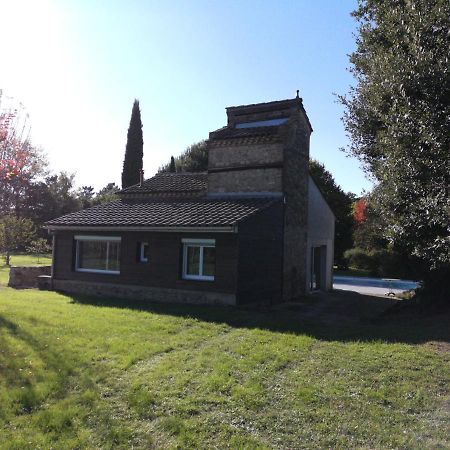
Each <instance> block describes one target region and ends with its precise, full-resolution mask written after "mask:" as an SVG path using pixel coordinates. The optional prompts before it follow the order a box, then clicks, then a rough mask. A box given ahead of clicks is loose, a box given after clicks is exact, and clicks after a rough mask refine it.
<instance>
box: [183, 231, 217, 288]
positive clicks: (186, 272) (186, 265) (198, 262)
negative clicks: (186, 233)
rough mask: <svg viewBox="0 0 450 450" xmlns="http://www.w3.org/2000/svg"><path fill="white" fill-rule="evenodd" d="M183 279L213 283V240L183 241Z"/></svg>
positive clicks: (214, 268) (214, 256)
mask: <svg viewBox="0 0 450 450" xmlns="http://www.w3.org/2000/svg"><path fill="white" fill-rule="evenodd" d="M182 242H183V278H184V279H186V280H207V281H213V280H214V275H215V272H216V241H215V239H183V240H182Z"/></svg>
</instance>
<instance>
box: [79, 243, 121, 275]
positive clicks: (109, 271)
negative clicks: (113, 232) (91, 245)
mask: <svg viewBox="0 0 450 450" xmlns="http://www.w3.org/2000/svg"><path fill="white" fill-rule="evenodd" d="M74 240H75V271H76V272H87V273H99V274H106V275H120V268H119V270H108V269H86V268H83V267H80V242H89V241H90V242H92V241H96V242H106V266H108V259H109V243H110V242H114V243H117V242H118V243H119V244H122V238H121V237H120V236H93V235H75V236H74ZM119 267H120V247H119Z"/></svg>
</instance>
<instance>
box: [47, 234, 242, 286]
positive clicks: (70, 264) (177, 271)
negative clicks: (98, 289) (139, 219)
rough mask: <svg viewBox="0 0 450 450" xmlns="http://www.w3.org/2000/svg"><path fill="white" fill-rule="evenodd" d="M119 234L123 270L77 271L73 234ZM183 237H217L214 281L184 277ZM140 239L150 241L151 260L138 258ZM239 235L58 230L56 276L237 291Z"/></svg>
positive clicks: (83, 279) (121, 267)
mask: <svg viewBox="0 0 450 450" xmlns="http://www.w3.org/2000/svg"><path fill="white" fill-rule="evenodd" d="M75 234H77V235H94V236H95V235H101V236H120V237H121V238H122V242H121V255H120V274H119V275H109V274H98V273H87V272H77V271H75V255H74V253H75V250H74V249H75V246H74V235H75ZM182 238H195V239H215V240H216V274H215V280H214V281H200V280H183V279H182V277H181V270H182V242H181V239H182ZM138 242H148V243H149V260H148V262H147V263H141V262H139V261H138V258H137V246H138ZM237 258H238V239H237V235H236V234H232V233H230V234H227V233H172V232H168V233H152V232H119V233H111V232H108V233H107V232H100V231H99V232H97V233H95V232H81V231H77V232H69V231H58V232H57V234H56V248H55V255H54V259H55V273H54V277H55V279H59V280H79V281H93V282H102V283H118V284H131V285H142V286H151V287H163V288H175V289H177V288H178V289H188V290H189V289H190V290H197V291H199V290H202V291H210V292H223V293H233V294H234V293H235V292H236V286H237V280H236V278H237Z"/></svg>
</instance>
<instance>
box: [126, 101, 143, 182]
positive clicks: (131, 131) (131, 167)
mask: <svg viewBox="0 0 450 450" xmlns="http://www.w3.org/2000/svg"><path fill="white" fill-rule="evenodd" d="M143 157H144V140H143V138H142V121H141V111H140V109H139V101H138V100H137V99H135V100H134V103H133V108H132V110H131V119H130V126H129V128H128V133H127V145H126V148H125V159H124V161H123V171H122V188H123V189H125V188H127V187H129V186H132V185H133V184H138V183H139V179H140V172H141V170H142V159H143Z"/></svg>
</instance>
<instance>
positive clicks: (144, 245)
mask: <svg viewBox="0 0 450 450" xmlns="http://www.w3.org/2000/svg"><path fill="white" fill-rule="evenodd" d="M148 248H149V247H148V242H140V243H139V262H148Z"/></svg>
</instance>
